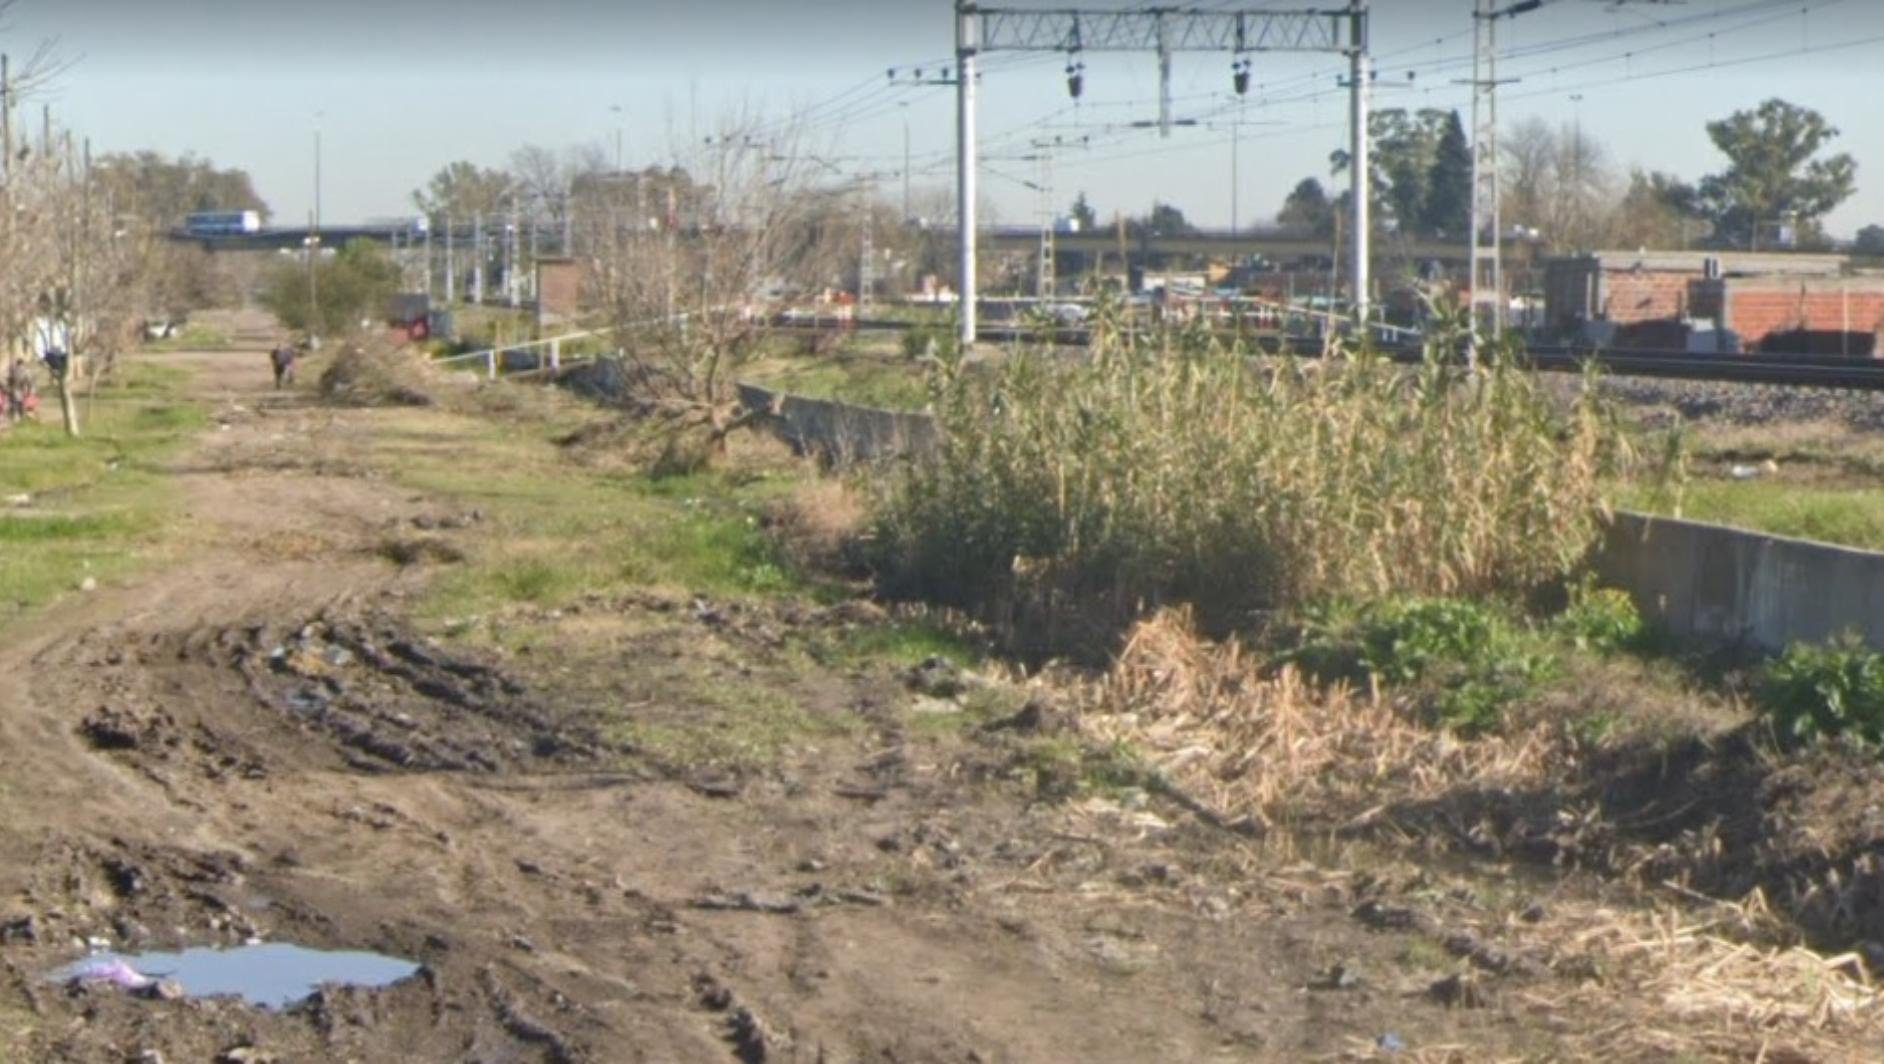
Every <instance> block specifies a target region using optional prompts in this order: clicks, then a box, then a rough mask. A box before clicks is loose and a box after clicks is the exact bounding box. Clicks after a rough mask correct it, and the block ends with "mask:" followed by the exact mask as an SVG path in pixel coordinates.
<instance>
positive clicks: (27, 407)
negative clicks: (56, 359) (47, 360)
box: [0, 355, 39, 422]
mask: <svg viewBox="0 0 1884 1064" xmlns="http://www.w3.org/2000/svg"><path fill="white" fill-rule="evenodd" d="M0 397H3V398H4V400H5V402H4V404H0V406H3V408H4V413H5V414H6V419H7V421H8V422H15V421H19V420H21V419H22V418H26V417H31V416H33V415H34V414H35V413H36V412H37V411H38V409H39V387H38V385H37V384H36V383H34V380H33V367H32V364H31V363H29V362H28V361H27V360H26V359H24V358H20V357H19V356H17V355H16V356H14V357H13V358H12V359H10V360H9V361H8V363H7V375H6V390H5V392H4V393H0Z"/></svg>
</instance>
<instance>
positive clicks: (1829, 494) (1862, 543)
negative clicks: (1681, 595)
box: [1623, 480, 1884, 550]
mask: <svg viewBox="0 0 1884 1064" xmlns="http://www.w3.org/2000/svg"><path fill="white" fill-rule="evenodd" d="M1623 502H1624V505H1633V506H1641V505H1643V504H1644V503H1651V502H1652V500H1650V499H1647V498H1645V497H1643V496H1642V495H1640V494H1626V495H1625V496H1624V500H1623ZM1661 509H1662V512H1666V510H1667V507H1665V506H1664V507H1662V508H1661ZM1680 516H1682V517H1684V518H1687V519H1689V520H1693V521H1707V522H1711V523H1714V524H1721V525H1732V526H1734V527H1736V528H1746V529H1752V530H1754V531H1756V532H1769V533H1772V534H1773V535H1776V536H1793V537H1796V538H1799V539H1811V540H1818V541H1820V542H1822V543H1836V544H1839V545H1841V546H1846V547H1860V548H1865V549H1869V550H1884V487H1880V488H1861V487H1819V486H1809V485H1802V484H1796V483H1787V482H1785V481H1781V480H1754V481H1724V480H1723V481H1715V480H1707V481H1695V482H1693V483H1690V484H1689V485H1688V487H1687V490H1686V491H1685V492H1684V493H1683V497H1682V500H1681V514H1680Z"/></svg>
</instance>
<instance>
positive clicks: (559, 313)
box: [536, 256, 582, 325]
mask: <svg viewBox="0 0 1884 1064" xmlns="http://www.w3.org/2000/svg"><path fill="white" fill-rule="evenodd" d="M581 311H582V265H581V264H580V263H578V262H577V261H576V260H575V259H572V258H565V257H549V256H545V257H543V258H539V259H537V260H536V320H537V323H538V324H539V325H548V324H553V323H556V322H565V321H574V320H575V319H576V317H577V316H578V315H579V314H580V313H581Z"/></svg>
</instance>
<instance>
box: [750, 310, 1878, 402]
mask: <svg viewBox="0 0 1884 1064" xmlns="http://www.w3.org/2000/svg"><path fill="white" fill-rule="evenodd" d="M775 327H777V328H782V329H792V330H797V329H817V328H829V324H828V323H818V322H789V321H788V322H778V323H775ZM849 327H851V328H854V329H857V330H859V331H864V332H905V331H908V330H910V329H913V328H915V327H916V326H915V325H914V324H912V323H910V322H903V321H891V320H886V319H864V320H859V321H856V322H854V323H852V324H851V325H850V326H849ZM979 335H980V337H981V339H982V340H983V341H986V342H989V343H1010V342H1013V341H1016V340H1035V341H1047V342H1051V343H1055V344H1063V345H1068V346H1083V345H1084V344H1085V343H1086V342H1087V341H1088V340H1089V339H1090V335H1089V333H1088V332H1087V330H1085V329H1082V328H1055V329H1041V328H1038V327H1026V326H1013V325H993V326H987V327H984V328H982V329H981V330H980V333H979ZM1284 342H1285V344H1286V345H1287V346H1288V347H1289V349H1290V350H1292V351H1293V352H1294V353H1295V354H1298V355H1302V356H1305V357H1315V356H1318V355H1320V354H1321V349H1322V348H1321V342H1320V341H1318V340H1313V339H1289V340H1285V341H1284ZM1386 351H1387V353H1388V354H1389V355H1391V356H1392V357H1393V358H1394V359H1396V360H1398V361H1402V362H1417V361H1419V359H1420V351H1419V349H1418V348H1414V347H1405V346H1402V347H1389V348H1387V349H1386ZM1527 357H1528V358H1529V360H1530V363H1531V364H1532V365H1533V366H1535V367H1536V368H1538V369H1540V370H1548V371H1552V372H1565V373H1576V372H1581V371H1582V369H1583V367H1584V365H1585V364H1586V363H1588V362H1590V361H1595V362H1596V363H1597V364H1598V365H1599V366H1601V367H1602V369H1603V370H1604V371H1605V372H1607V373H1609V374H1611V375H1614V376H1619V377H1658V378H1665V379H1676V380H1691V381H1714V382H1724V383H1734V384H1778V385H1787V386H1791V387H1804V388H1833V389H1843V390H1848V391H1884V359H1877V358H1852V357H1848V356H1842V355H1762V354H1752V355H1711V354H1694V353H1692V352H1688V351H1647V350H1642V351H1634V350H1632V351H1596V352H1591V351H1585V350H1578V349H1572V348H1569V347H1561V346H1547V345H1540V346H1536V347H1532V348H1530V350H1529V352H1528V356H1527Z"/></svg>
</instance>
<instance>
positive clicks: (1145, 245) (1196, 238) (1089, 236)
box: [982, 226, 1538, 266]
mask: <svg viewBox="0 0 1884 1064" xmlns="http://www.w3.org/2000/svg"><path fill="white" fill-rule="evenodd" d="M982 243H983V246H984V247H992V248H995V249H998V250H1001V251H1038V250H1039V248H1040V228H1039V227H1038V226H1001V227H998V228H996V229H994V230H992V231H991V232H989V233H988V234H987V235H986V236H984V237H983V238H982ZM1053 244H1054V250H1055V252H1056V253H1057V254H1059V255H1062V256H1065V255H1114V256H1116V255H1117V254H1118V253H1119V248H1120V246H1121V243H1120V240H1119V234H1118V230H1116V229H1107V228H1103V227H1101V228H1096V229H1091V230H1087V231H1086V232H1081V233H1065V232H1056V233H1054V235H1053ZM1123 246H1124V248H1125V251H1126V254H1128V255H1129V256H1130V257H1131V258H1132V259H1133V260H1135V261H1142V260H1144V259H1146V258H1151V257H1156V256H1160V255H1202V256H1210V257H1215V258H1224V259H1230V258H1245V257H1248V256H1251V255H1260V256H1262V257H1263V258H1265V259H1269V260H1270V261H1273V262H1294V261H1301V260H1305V259H1328V258H1334V257H1338V256H1340V255H1342V254H1345V253H1346V249H1345V248H1344V247H1336V246H1335V242H1334V240H1333V238H1332V237H1328V236H1321V235H1317V234H1316V233H1314V232H1313V231H1310V230H1303V229H1281V228H1268V229H1239V230H1235V231H1231V230H1228V229H1198V230H1194V231H1191V232H1187V233H1181V234H1172V235H1162V236H1154V235H1149V234H1143V233H1131V232H1127V233H1126V235H1125V240H1124V242H1123ZM1471 254H1472V249H1471V246H1470V245H1469V244H1467V243H1465V242H1464V241H1459V242H1456V243H1455V242H1452V241H1446V240H1425V239H1415V240H1404V241H1403V240H1401V239H1400V238H1398V237H1395V236H1391V235H1389V236H1382V237H1379V238H1377V239H1376V240H1375V241H1374V257H1375V258H1377V259H1378V258H1400V259H1406V260H1410V261H1415V262H1428V261H1432V262H1439V263H1442V264H1444V265H1446V266H1464V265H1466V264H1467V263H1468V262H1469V261H1470V259H1471ZM1537 254H1538V247H1537V244H1536V242H1535V241H1532V240H1528V239H1518V238H1515V237H1511V238H1507V239H1506V240H1505V242H1504V247H1503V255H1504V258H1505V261H1506V262H1508V263H1514V264H1523V263H1528V262H1530V261H1532V259H1533V258H1534V257H1535V256H1536V255H1537Z"/></svg>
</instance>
